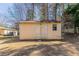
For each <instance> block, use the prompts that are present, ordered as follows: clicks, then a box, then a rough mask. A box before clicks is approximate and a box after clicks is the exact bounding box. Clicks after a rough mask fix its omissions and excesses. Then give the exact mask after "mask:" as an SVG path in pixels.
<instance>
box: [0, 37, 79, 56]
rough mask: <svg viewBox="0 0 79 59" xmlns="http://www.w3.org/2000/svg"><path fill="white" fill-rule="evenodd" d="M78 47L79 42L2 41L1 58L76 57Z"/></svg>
mask: <svg viewBox="0 0 79 59" xmlns="http://www.w3.org/2000/svg"><path fill="white" fill-rule="evenodd" d="M78 47H79V42H76V43H75V42H74V43H72V42H68V41H42V42H39V41H19V40H16V39H13V38H6V39H0V55H1V56H9V55H11V56H53V55H55V56H63V55H64V56H69V55H70V56H75V55H79V48H78Z"/></svg>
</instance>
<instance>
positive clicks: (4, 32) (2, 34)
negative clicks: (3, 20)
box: [0, 26, 17, 36]
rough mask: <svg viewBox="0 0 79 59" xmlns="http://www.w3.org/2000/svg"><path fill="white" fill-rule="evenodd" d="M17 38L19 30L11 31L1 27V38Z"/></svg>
mask: <svg viewBox="0 0 79 59" xmlns="http://www.w3.org/2000/svg"><path fill="white" fill-rule="evenodd" d="M5 35H6V36H8V35H9V36H17V30H16V29H10V28H6V27H3V26H1V27H0V36H5Z"/></svg>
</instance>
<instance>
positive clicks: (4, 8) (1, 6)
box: [0, 3, 13, 15]
mask: <svg viewBox="0 0 79 59" xmlns="http://www.w3.org/2000/svg"><path fill="white" fill-rule="evenodd" d="M12 5H13V4H11V3H0V14H3V15H6V14H7V13H8V7H12Z"/></svg>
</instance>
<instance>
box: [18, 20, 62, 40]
mask: <svg viewBox="0 0 79 59" xmlns="http://www.w3.org/2000/svg"><path fill="white" fill-rule="evenodd" d="M19 38H20V40H28V39H29V40H30V39H52V40H53V39H61V22H60V21H21V22H20V23H19Z"/></svg>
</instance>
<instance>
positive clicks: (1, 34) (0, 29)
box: [0, 27, 5, 37]
mask: <svg viewBox="0 0 79 59" xmlns="http://www.w3.org/2000/svg"><path fill="white" fill-rule="evenodd" d="M4 31H5V28H4V27H0V37H1V36H3V35H4Z"/></svg>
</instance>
